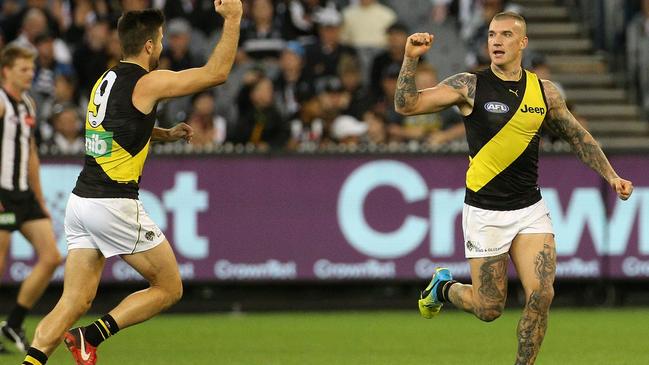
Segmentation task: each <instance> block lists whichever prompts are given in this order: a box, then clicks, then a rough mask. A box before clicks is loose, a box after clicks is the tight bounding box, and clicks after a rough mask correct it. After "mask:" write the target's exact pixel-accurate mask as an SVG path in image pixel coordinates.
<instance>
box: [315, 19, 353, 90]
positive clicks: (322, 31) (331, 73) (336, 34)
mask: <svg viewBox="0 0 649 365" xmlns="http://www.w3.org/2000/svg"><path fill="white" fill-rule="evenodd" d="M315 21H316V24H317V25H318V41H317V42H316V43H315V44H312V45H309V46H307V47H306V71H305V72H306V74H307V75H308V77H309V78H310V79H313V80H314V82H316V83H317V82H319V79H325V78H330V77H336V76H337V75H338V68H339V65H340V60H341V59H342V57H343V56H345V55H348V56H352V57H356V55H357V54H356V50H355V49H354V48H351V47H348V46H345V45H343V44H341V42H340V29H341V28H340V26H341V24H342V16H341V14H340V13H339V12H338V11H337V10H336V9H335V8H327V9H324V10H323V11H320V12H318V13H317V17H316V19H315Z"/></svg>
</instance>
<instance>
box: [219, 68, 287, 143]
mask: <svg viewBox="0 0 649 365" xmlns="http://www.w3.org/2000/svg"><path fill="white" fill-rule="evenodd" d="M246 79H247V81H246V84H245V85H244V86H243V88H242V89H241V91H240V93H239V97H238V103H237V104H238V106H239V119H238V120H237V122H236V125H235V127H234V133H233V135H232V139H231V140H232V141H233V142H236V143H245V144H248V143H250V144H253V145H255V146H256V147H257V148H260V149H262V150H266V149H268V148H272V149H277V148H281V147H283V146H284V144H285V143H286V137H287V135H286V134H287V128H285V124H284V123H283V119H282V116H281V114H280V112H279V110H278V109H277V107H276V106H275V104H274V98H275V96H274V91H273V82H272V81H271V80H270V79H269V78H268V77H267V76H266V75H264V74H263V73H259V72H254V73H253V74H252V76H251V77H249V78H248V77H246Z"/></svg>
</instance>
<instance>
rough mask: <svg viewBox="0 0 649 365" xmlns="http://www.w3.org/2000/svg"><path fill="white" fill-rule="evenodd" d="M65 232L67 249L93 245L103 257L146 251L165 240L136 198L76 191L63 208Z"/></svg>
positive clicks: (91, 246)
mask: <svg viewBox="0 0 649 365" xmlns="http://www.w3.org/2000/svg"><path fill="white" fill-rule="evenodd" d="M65 236H66V239H67V241H68V251H70V250H74V249H78V248H92V249H96V250H99V251H101V253H102V255H104V257H111V256H116V255H129V254H134V253H138V252H142V251H147V250H150V249H152V248H154V247H155V246H157V245H159V244H160V243H161V242H163V241H164V240H165V236H164V234H163V233H162V231H161V230H160V228H158V226H157V225H156V224H155V223H154V222H153V221H152V220H151V218H149V215H148V214H147V213H146V212H145V211H144V207H143V206H142V203H141V202H140V201H139V200H137V199H122V198H116V199H113V198H82V197H79V196H77V195H75V194H70V199H69V200H68V205H67V207H66V209H65Z"/></svg>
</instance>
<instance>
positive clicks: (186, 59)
mask: <svg viewBox="0 0 649 365" xmlns="http://www.w3.org/2000/svg"><path fill="white" fill-rule="evenodd" d="M166 31H167V47H165V48H164V49H163V50H162V54H161V55H160V68H163V69H168V70H172V71H180V70H185V69H188V68H193V67H198V66H200V65H202V64H203V60H200V59H199V58H198V57H197V56H196V55H195V54H193V52H192V51H191V49H190V44H191V41H192V26H191V24H189V22H188V21H187V20H185V19H183V18H175V19H171V20H170V21H169V22H168V23H167V27H166Z"/></svg>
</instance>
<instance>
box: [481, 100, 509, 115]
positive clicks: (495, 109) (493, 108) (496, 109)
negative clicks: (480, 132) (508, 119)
mask: <svg viewBox="0 0 649 365" xmlns="http://www.w3.org/2000/svg"><path fill="white" fill-rule="evenodd" d="M484 109H485V110H486V111H488V112H490V113H498V114H505V113H507V112H508V111H509V107H508V106H507V105H505V104H503V103H500V102H497V101H490V102H488V103H486V104H485V105H484Z"/></svg>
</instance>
